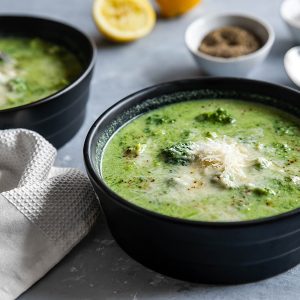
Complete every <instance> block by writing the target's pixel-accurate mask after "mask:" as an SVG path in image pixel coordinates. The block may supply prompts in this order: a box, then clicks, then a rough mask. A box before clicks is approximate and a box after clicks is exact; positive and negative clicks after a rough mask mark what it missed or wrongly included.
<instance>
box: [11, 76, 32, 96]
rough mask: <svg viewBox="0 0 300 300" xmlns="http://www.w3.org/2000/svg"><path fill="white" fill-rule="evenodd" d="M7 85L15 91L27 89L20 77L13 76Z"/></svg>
mask: <svg viewBox="0 0 300 300" xmlns="http://www.w3.org/2000/svg"><path fill="white" fill-rule="evenodd" d="M8 86H9V88H10V89H11V90H12V91H13V92H17V93H23V92H26V91H27V89H28V87H27V84H26V82H25V81H24V80H23V79H21V78H14V79H12V80H10V81H9V82H8Z"/></svg>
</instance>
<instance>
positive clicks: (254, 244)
mask: <svg viewBox="0 0 300 300" xmlns="http://www.w3.org/2000/svg"><path fill="white" fill-rule="evenodd" d="M191 99H198V100H199V101H201V100H202V99H241V100H245V101H251V102H258V103H263V104H265V105H269V106H275V107H277V108H279V109H281V110H284V111H286V112H289V113H291V114H293V115H295V116H296V117H300V93H299V92H297V91H295V90H292V89H288V88H284V87H282V86H278V85H274V84H270V83H266V82H261V81H254V80H247V79H234V78H209V79H195V80H182V81H175V82H170V83H165V84H160V85H157V86H154V87H151V88H148V89H145V90H142V91H140V92H137V93H136V94H133V95H131V96H129V97H127V98H125V99H123V100H122V101H120V102H119V103H117V104H116V105H114V106H113V107H111V108H110V109H109V110H108V111H106V112H105V113H104V114H103V115H102V116H101V117H100V118H99V119H98V120H97V121H96V122H95V124H94V125H93V126H92V128H91V130H90V132H89V134H88V136H87V139H86V142H85V146H84V159H85V164H86V169H87V172H88V175H89V177H90V180H91V182H92V184H93V186H94V189H95V191H96V193H97V195H98V198H99V200H100V204H101V206H102V208H103V211H104V213H105V216H106V219H107V222H108V225H109V228H110V230H111V232H112V234H113V236H114V237H115V239H116V241H117V242H118V243H119V245H120V246H121V247H122V248H123V249H124V250H125V251H126V252H127V253H128V254H129V255H131V256H132V257H133V258H135V259H136V260H137V261H139V262H141V263H142V264H144V265H145V266H147V267H149V268H151V269H154V270H156V271H158V272H160V273H163V274H167V275H169V276H172V277H175V278H179V279H183V280H188V281H193V282H202V283H227V284H229V283H230V284H232V283H244V282H251V281H256V280H260V279H264V278H267V277H270V276H274V275H276V274H279V273H281V272H283V271H286V270H288V269H289V268H291V267H293V266H295V265H296V264H298V263H299V262H300V208H298V209H295V210H293V211H290V212H287V213H284V214H280V215H277V216H273V217H269V218H263V219H256V220H251V221H241V222H200V221H190V220H184V219H178V218H172V217H168V216H164V215H161V214H157V213H155V212H151V211H149V210H145V209H143V208H141V207H138V206H136V205H134V204H132V203H130V202H128V201H126V200H125V199H123V198H122V197H120V196H118V195H117V194H115V193H114V192H113V191H112V190H111V189H110V188H109V187H108V186H107V185H106V184H105V182H104V180H103V177H102V175H101V169H100V163H101V159H102V154H103V151H104V149H105V145H106V143H107V142H108V140H109V139H110V137H111V136H112V135H113V134H114V133H115V132H116V131H117V130H118V129H119V128H120V127H121V126H123V125H124V124H126V123H127V122H128V121H130V120H132V119H133V118H134V117H136V116H138V115H140V114H142V113H145V112H147V111H149V110H151V109H155V108H157V107H160V106H162V105H167V104H169V103H175V102H181V101H187V100H191Z"/></svg>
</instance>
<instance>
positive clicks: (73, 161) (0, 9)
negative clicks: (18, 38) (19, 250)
mask: <svg viewBox="0 0 300 300" xmlns="http://www.w3.org/2000/svg"><path fill="white" fill-rule="evenodd" d="M280 2H281V1H280V0H203V4H202V5H201V6H199V7H198V8H197V9H196V10H194V11H193V12H191V13H190V14H188V15H186V16H184V17H182V18H178V19H173V20H168V21H166V20H159V21H158V23H157V26H156V28H155V30H154V31H153V33H152V34H151V35H150V36H148V37H146V38H145V39H142V40H140V41H138V42H135V43H131V44H127V45H115V44H111V43H109V42H107V41H105V40H104V39H103V38H102V37H101V35H100V34H99V33H98V32H97V30H96V28H95V26H94V24H93V21H92V18H91V7H92V0H0V13H26V14H36V15H41V16H49V17H54V18H57V19H60V20H63V21H66V22H69V23H71V24H74V25H76V26H78V27H80V28H81V29H82V30H83V31H85V32H86V33H87V34H88V35H89V36H90V37H91V38H93V39H94V40H95V42H96V44H97V47H98V61H97V66H96V71H95V74H94V79H93V82H92V92H91V97H90V101H89V105H88V117H87V119H86V121H85V124H84V126H83V127H82V129H81V130H80V132H79V133H78V134H77V135H76V137H75V138H74V139H73V140H72V141H70V142H69V143H68V144H67V145H65V146H64V147H63V148H62V149H60V150H59V153H58V159H57V164H58V165H60V166H71V167H78V168H80V169H83V161H82V145H83V142H84V138H85V136H86V133H87V131H88V129H89V127H90V126H91V124H92V123H93V122H94V120H95V119H96V118H97V117H98V116H99V115H100V114H101V113H102V112H103V111H104V110H105V109H106V108H108V107H109V106H110V105H112V104H113V103H115V102H116V101H117V100H119V99H121V98H122V97H124V96H126V95H128V94H129V93H132V92H134V91H136V90H139V89H141V88H143V87H146V86H149V85H152V84H156V83H159V82H163V81H167V80H173V79H179V78H187V77H195V76H202V75H201V71H200V70H199V69H198V67H197V66H196V65H195V63H194V61H193V60H192V58H191V57H190V54H189V53H188V51H187V50H186V48H185V45H184V39H183V35H184V31H185V28H186V27H187V25H188V24H189V23H190V22H191V21H192V20H194V19H195V18H197V17H198V16H201V15H206V14H208V13H215V12H225V11H229V12H243V13H249V14H253V15H255V16H259V17H262V18H264V19H265V20H266V21H268V22H270V24H271V25H272V26H273V27H274V29H275V31H276V42H275V45H274V48H273V50H272V52H271V55H270V56H269V57H268V59H267V60H266V61H265V63H264V64H263V65H261V66H260V67H258V68H257V69H256V70H255V71H254V72H253V73H252V74H251V75H250V77H251V78H256V79H263V80H267V81H271V82H275V83H280V84H284V85H290V86H292V84H291V82H290V81H289V79H288V78H287V76H286V74H285V72H284V69H283V62H282V58H283V55H284V53H285V52H286V51H287V50H288V49H289V48H290V47H291V46H292V45H293V42H292V40H291V37H290V35H289V33H288V31H287V28H286V27H285V25H284V23H283V22H282V20H281V19H280V15H279V6H280ZM20 299H21V300H48V299H56V300H60V299H64V300H68V299H70V300H71V299H72V300H77V299H82V300H83V299H86V300H87V299H91V300H94V299H101V300H102V299H133V300H138V299H168V300H171V299H188V300H192V299H203V300H205V299H230V300H238V299H244V300H248V299H264V300H265V299H300V266H298V267H296V268H294V269H292V270H290V271H288V272H287V273H285V274H282V275H279V276H277V277H274V278H271V279H268V280H265V281H261V282H258V283H253V284H245V285H239V286H207V285H196V284H189V283H185V282H181V281H178V280H173V279H171V278H167V277H165V276H162V275H160V274H157V273H155V272H153V271H150V270H148V269H146V268H144V267H143V266H141V265H140V264H138V263H136V262H135V261H134V260H132V259H131V258H129V257H128V256H127V255H126V254H125V253H124V252H123V251H122V250H121V249H120V248H119V247H118V246H117V244H116V243H115V242H114V240H113V238H112V237H111V235H110V233H109V231H108V229H107V227H106V226H105V224H104V220H103V217H101V218H100V220H99V224H98V226H97V228H96V229H95V230H94V231H93V232H91V234H90V235H89V236H88V237H87V238H86V239H85V240H84V241H83V242H82V243H80V244H79V245H78V246H77V247H76V248H75V249H74V250H73V251H72V252H71V253H70V254H69V255H68V256H67V257H66V258H64V259H63V260H62V261H61V263H59V264H58V265H57V266H56V267H55V268H54V269H53V270H52V271H50V272H49V273H48V274H47V275H46V276H45V277H44V278H43V279H41V280H40V281H39V282H38V283H37V284H36V285H35V286H33V287H32V288H31V289H30V290H28V291H27V292H26V293H24V295H23V296H21V297H20Z"/></svg>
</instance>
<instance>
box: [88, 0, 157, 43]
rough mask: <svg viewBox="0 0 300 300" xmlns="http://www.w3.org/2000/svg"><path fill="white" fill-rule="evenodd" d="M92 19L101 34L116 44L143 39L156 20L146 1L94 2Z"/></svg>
mask: <svg viewBox="0 0 300 300" xmlns="http://www.w3.org/2000/svg"><path fill="white" fill-rule="evenodd" d="M93 17H94V20H95V22H96V25H97V27H98V29H99V30H100V31H101V33H102V34H103V35H105V36H106V37H107V38H108V39H110V40H113V41H117V42H130V41H133V40H136V39H139V38H141V37H144V36H145V35H147V34H148V33H150V31H151V30H152V29H153V27H154V25H155V20H156V15H155V11H154V9H153V8H152V6H151V4H150V2H149V1H148V0H95V2H94V6H93Z"/></svg>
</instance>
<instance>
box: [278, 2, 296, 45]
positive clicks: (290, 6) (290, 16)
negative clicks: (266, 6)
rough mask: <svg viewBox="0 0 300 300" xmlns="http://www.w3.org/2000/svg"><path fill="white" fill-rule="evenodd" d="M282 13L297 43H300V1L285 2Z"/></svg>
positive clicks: (282, 5)
mask: <svg viewBox="0 0 300 300" xmlns="http://www.w3.org/2000/svg"><path fill="white" fill-rule="evenodd" d="M280 12H281V17H282V19H283V20H284V21H285V23H286V24H287V25H288V27H289V29H290V31H291V33H292V35H293V37H294V39H295V41H296V42H297V43H300V0H285V1H283V2H282V4H281V10H280Z"/></svg>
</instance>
